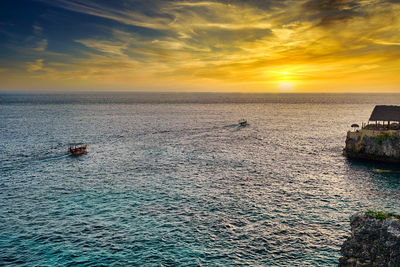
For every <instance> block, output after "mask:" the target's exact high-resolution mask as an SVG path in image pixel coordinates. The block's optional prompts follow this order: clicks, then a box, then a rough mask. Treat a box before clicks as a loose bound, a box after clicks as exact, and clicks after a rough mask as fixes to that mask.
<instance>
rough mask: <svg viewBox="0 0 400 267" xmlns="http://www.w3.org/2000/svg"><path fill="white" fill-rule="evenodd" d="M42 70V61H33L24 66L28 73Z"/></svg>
mask: <svg viewBox="0 0 400 267" xmlns="http://www.w3.org/2000/svg"><path fill="white" fill-rule="evenodd" d="M42 69H43V59H36V60H35V61H32V62H28V63H27V64H26V70H27V71H28V72H36V71H40V70H42Z"/></svg>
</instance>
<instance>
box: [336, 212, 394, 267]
mask: <svg viewBox="0 0 400 267" xmlns="http://www.w3.org/2000/svg"><path fill="white" fill-rule="evenodd" d="M350 221H351V222H350V225H351V236H350V237H349V238H348V239H347V240H346V241H345V242H344V243H343V245H342V247H341V250H340V252H341V253H342V255H343V257H341V258H340V260H339V266H394V267H397V266H400V216H398V215H394V214H390V213H385V212H374V211H368V212H362V213H357V214H355V215H353V216H351V218H350Z"/></svg>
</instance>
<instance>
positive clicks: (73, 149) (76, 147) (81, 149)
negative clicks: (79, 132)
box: [68, 143, 87, 155]
mask: <svg viewBox="0 0 400 267" xmlns="http://www.w3.org/2000/svg"><path fill="white" fill-rule="evenodd" d="M86 152H87V145H86V144H84V143H74V144H70V145H69V148H68V153H69V154H72V155H81V154H83V153H86Z"/></svg>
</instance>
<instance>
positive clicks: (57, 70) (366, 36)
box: [0, 0, 400, 93]
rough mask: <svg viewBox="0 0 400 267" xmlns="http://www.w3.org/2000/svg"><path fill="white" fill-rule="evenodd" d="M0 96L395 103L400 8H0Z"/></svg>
mask: <svg viewBox="0 0 400 267" xmlns="http://www.w3.org/2000/svg"><path fill="white" fill-rule="evenodd" d="M0 7H1V8H0V14H1V15H0V90H2V91H13V90H22V91H90V90H96V91H103V90H114V91H211V92H266V93H268V92H400V0H358V1H355V0H264V1H261V0H248V1H244V0H242V1H240V0H217V1H196V0H192V1H189V0H186V1H185V0H164V1H161V0H118V1H109V0H37V1H33V0H32V1H25V0H2V1H1V4H0Z"/></svg>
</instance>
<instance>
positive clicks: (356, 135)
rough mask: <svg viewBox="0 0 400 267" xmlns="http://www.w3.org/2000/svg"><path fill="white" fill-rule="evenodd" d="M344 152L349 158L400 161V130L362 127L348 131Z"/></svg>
mask: <svg viewBox="0 0 400 267" xmlns="http://www.w3.org/2000/svg"><path fill="white" fill-rule="evenodd" d="M343 153H344V155H346V156H348V157H349V158H358V159H370V160H377V161H384V162H393V163H399V162H400V135H399V131H395V130H388V131H373V130H367V129H362V130H360V131H357V132H348V133H347V138H346V146H345V148H344V150H343Z"/></svg>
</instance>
